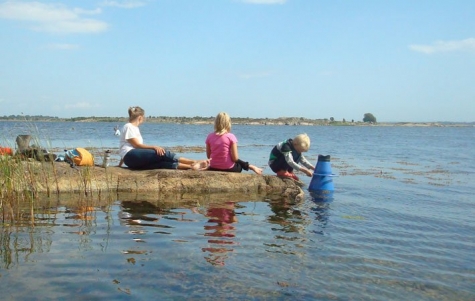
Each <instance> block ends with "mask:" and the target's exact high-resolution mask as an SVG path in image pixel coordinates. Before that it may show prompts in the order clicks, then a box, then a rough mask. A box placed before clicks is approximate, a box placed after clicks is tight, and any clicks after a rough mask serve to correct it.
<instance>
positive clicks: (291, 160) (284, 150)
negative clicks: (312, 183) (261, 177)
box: [269, 134, 315, 181]
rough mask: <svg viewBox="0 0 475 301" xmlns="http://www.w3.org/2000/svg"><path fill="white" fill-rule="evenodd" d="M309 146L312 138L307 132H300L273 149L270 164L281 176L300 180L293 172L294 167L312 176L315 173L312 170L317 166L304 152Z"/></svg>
mask: <svg viewBox="0 0 475 301" xmlns="http://www.w3.org/2000/svg"><path fill="white" fill-rule="evenodd" d="M309 148H310V138H309V137H308V135H307V134H300V135H297V136H296V137H295V138H294V139H287V140H285V141H282V142H280V143H279V144H277V145H276V146H274V148H273V149H272V151H271V153H270V156H269V166H270V168H271V169H272V171H273V172H275V173H276V174H277V176H279V177H288V178H292V179H294V180H296V181H299V178H298V177H297V176H296V175H295V174H294V173H293V170H294V169H295V170H297V171H301V172H303V173H305V174H306V175H307V176H309V177H311V176H312V174H313V172H312V171H311V170H315V167H314V166H313V165H312V164H311V163H310V162H308V161H307V159H305V157H304V155H303V154H302V153H304V152H307V151H308V149H309Z"/></svg>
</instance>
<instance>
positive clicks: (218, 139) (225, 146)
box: [206, 132, 237, 169]
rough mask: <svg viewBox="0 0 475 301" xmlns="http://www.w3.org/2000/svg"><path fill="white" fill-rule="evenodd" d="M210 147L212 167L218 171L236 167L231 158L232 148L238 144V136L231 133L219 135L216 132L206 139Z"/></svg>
mask: <svg viewBox="0 0 475 301" xmlns="http://www.w3.org/2000/svg"><path fill="white" fill-rule="evenodd" d="M206 143H207V144H209V146H210V151H211V152H210V156H209V159H210V160H211V161H210V166H211V168H217V169H229V168H232V167H233V166H234V161H233V160H232V157H231V146H232V144H233V143H237V139H236V136H234V134H231V133H225V134H223V135H218V134H216V133H215V132H213V133H210V134H209V135H208V137H207V139H206Z"/></svg>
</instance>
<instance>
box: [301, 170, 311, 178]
mask: <svg viewBox="0 0 475 301" xmlns="http://www.w3.org/2000/svg"><path fill="white" fill-rule="evenodd" d="M301 171H302V172H303V173H305V174H306V175H307V176H309V177H311V176H312V175H313V173H312V172H311V171H310V170H308V169H306V168H302V169H301Z"/></svg>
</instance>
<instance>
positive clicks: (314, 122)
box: [0, 115, 475, 127]
mask: <svg viewBox="0 0 475 301" xmlns="http://www.w3.org/2000/svg"><path fill="white" fill-rule="evenodd" d="M214 119H215V116H211V117H199V116H195V117H169V116H147V122H148V123H173V124H198V125H199V124H213V123H214ZM0 121H23V122H24V121H28V122H111V123H126V122H127V121H128V119H127V118H126V117H96V116H91V117H71V118H59V117H51V116H42V115H39V116H37V115H36V116H30V115H10V116H0ZM233 124H241V125H243V124H244V125H289V126H292V125H307V126H434V127H448V126H452V127H475V122H448V121H440V122H374V123H373V122H363V121H355V120H345V119H343V120H342V121H337V120H334V119H333V118H330V119H328V118H323V119H309V118H304V117H279V118H248V117H245V118H243V117H233Z"/></svg>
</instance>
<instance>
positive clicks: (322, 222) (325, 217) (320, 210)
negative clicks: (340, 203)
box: [310, 202, 331, 235]
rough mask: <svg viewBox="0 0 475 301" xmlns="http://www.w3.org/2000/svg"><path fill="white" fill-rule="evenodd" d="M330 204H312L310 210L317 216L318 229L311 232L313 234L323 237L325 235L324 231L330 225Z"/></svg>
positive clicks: (316, 226)
mask: <svg viewBox="0 0 475 301" xmlns="http://www.w3.org/2000/svg"><path fill="white" fill-rule="evenodd" d="M330 204H331V203H329V202H312V203H311V206H310V210H311V212H312V213H313V214H314V216H315V223H314V227H315V228H316V229H313V230H311V232H313V233H317V234H321V235H324V234H325V232H324V230H325V228H326V227H327V225H328V222H329V217H330Z"/></svg>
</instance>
